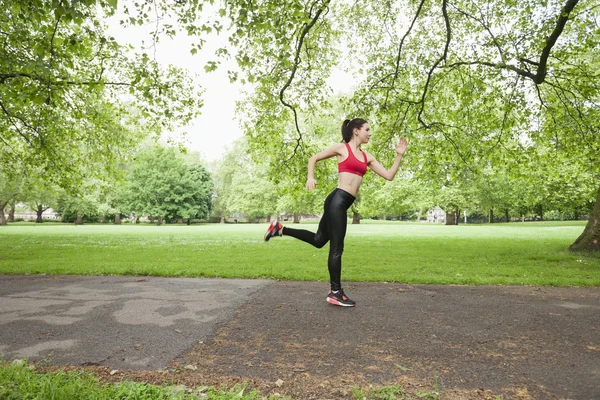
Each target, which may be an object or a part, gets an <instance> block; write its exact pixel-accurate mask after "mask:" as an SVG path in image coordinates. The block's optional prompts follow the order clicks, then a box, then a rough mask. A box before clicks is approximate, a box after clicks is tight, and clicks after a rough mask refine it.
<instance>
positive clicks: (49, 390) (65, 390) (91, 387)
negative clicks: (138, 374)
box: [0, 362, 282, 400]
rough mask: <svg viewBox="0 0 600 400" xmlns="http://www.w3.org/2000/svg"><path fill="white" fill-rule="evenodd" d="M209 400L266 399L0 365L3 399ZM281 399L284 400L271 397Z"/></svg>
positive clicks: (241, 390) (240, 390) (243, 392)
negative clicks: (104, 381) (111, 381)
mask: <svg viewBox="0 0 600 400" xmlns="http://www.w3.org/2000/svg"><path fill="white" fill-rule="evenodd" d="M198 398H203V399H209V400H229V399H242V400H244V399H245V400H254V399H265V398H266V397H261V396H260V395H259V393H258V392H257V391H255V390H247V388H246V387H245V386H243V385H242V386H236V387H234V388H231V389H223V390H222V389H216V388H214V387H199V388H187V387H185V386H181V385H164V386H156V385H150V384H147V383H143V382H128V381H123V382H119V383H117V384H113V383H102V382H99V381H98V379H97V378H95V377H94V376H93V375H92V374H90V373H88V372H85V371H81V370H79V371H70V372H62V371H59V372H50V373H45V374H38V373H35V367H33V366H28V365H27V364H25V363H17V362H15V363H7V362H0V399H3V400H21V399H53V400H78V399H81V400H89V399H94V400H114V399H120V400H128V399H131V400H145V399H146V400H167V399H169V400H192V399H194V400H196V399H198ZM269 398H270V399H275V398H277V399H281V398H282V397H269Z"/></svg>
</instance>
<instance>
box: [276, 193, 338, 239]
mask: <svg viewBox="0 0 600 400" xmlns="http://www.w3.org/2000/svg"><path fill="white" fill-rule="evenodd" d="M335 192H336V191H335V190H334V191H333V192H331V193H330V194H329V196H327V198H326V199H325V205H324V206H323V209H324V210H323V216H322V217H321V221H319V228H318V229H317V232H316V233H314V232H311V231H308V230H306V229H294V228H288V227H287V226H284V227H283V230H282V232H283V234H284V235H287V236H291V237H294V238H296V239H300V240H302V241H303V242H306V243H309V244H312V245H313V246H315V247H316V248H318V249H320V248H321V247H323V246H325V244H327V242H328V241H329V228H328V222H327V221H328V219H329V212H328V210H329V208H330V205H331V200H332V199H333V197H334V195H335Z"/></svg>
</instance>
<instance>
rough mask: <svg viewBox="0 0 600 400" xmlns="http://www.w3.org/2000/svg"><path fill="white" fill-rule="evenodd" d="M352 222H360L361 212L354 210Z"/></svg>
mask: <svg viewBox="0 0 600 400" xmlns="http://www.w3.org/2000/svg"><path fill="white" fill-rule="evenodd" d="M352 224H353V225H356V224H360V214H359V213H357V212H356V211H352Z"/></svg>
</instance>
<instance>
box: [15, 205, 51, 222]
mask: <svg viewBox="0 0 600 400" xmlns="http://www.w3.org/2000/svg"><path fill="white" fill-rule="evenodd" d="M20 218H22V219H23V220H24V221H35V220H36V219H37V213H36V212H31V211H28V212H15V219H20ZM42 219H52V220H55V221H60V215H58V214H56V213H55V212H54V210H53V209H51V208H49V209H47V210H46V211H44V212H43V213H42Z"/></svg>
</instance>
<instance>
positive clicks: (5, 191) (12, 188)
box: [0, 168, 23, 226]
mask: <svg viewBox="0 0 600 400" xmlns="http://www.w3.org/2000/svg"><path fill="white" fill-rule="evenodd" d="M22 193H23V179H22V176H18V175H14V174H11V175H8V174H6V173H5V172H4V171H3V170H2V168H0V226H2V225H6V214H5V208H6V206H7V205H8V204H11V203H12V202H14V200H15V199H16V198H17V197H18V196H19V195H21V194H22Z"/></svg>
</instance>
